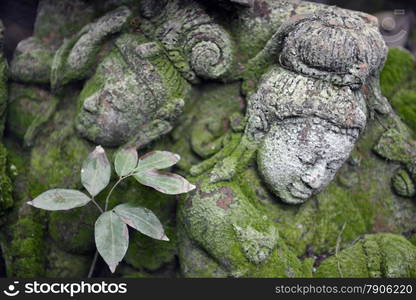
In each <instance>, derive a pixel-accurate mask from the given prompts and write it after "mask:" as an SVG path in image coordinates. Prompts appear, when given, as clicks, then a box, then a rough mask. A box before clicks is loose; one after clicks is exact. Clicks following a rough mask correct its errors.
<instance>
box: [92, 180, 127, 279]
mask: <svg viewBox="0 0 416 300" xmlns="http://www.w3.org/2000/svg"><path fill="white" fill-rule="evenodd" d="M131 175H132V174H129V175H127V176H121V177H120V178H119V179H118V180H117V182H116V183H115V184H114V185H113V187H112V188H111V190H110V192H108V194H107V197H106V198H105V206H104V210H103V209H102V208H101V206H100V205H99V204H98V203H97V202H96V201H95V200H94V197H93V198H92V199H91V200H92V202H93V203H94V204H95V205H96V206H97V207H98V209H99V210H100V211H101V213H104V212H106V211H107V209H108V200H109V199H110V196H111V194H112V193H113V191H114V189H115V188H116V187H117V186H118V185H119V183H120V182H121V181H123V180H124V179H126V178H127V177H129V176H131ZM97 258H98V250H95V254H94V258H93V259H92V263H91V267H90V271H89V272H88V278H91V276H92V273H93V272H94V269H95V265H96V263H97Z"/></svg>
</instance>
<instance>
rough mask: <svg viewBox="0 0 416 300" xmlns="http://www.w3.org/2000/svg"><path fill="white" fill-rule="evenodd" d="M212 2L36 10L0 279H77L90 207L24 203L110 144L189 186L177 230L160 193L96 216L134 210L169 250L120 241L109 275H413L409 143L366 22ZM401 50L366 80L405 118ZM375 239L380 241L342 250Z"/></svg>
mask: <svg viewBox="0 0 416 300" xmlns="http://www.w3.org/2000/svg"><path fill="white" fill-rule="evenodd" d="M218 2H220V1H218ZM221 2H222V4H221V3H218V5H220V4H221V6H218V8H217V7H216V5H217V4H216V2H212V1H206V0H205V1H202V0H201V1H190V0H174V1H148V0H145V1H135V0H123V1H114V0H108V1H50V0H48V1H46V0H43V1H40V8H39V14H38V18H37V21H36V25H35V33H34V36H33V37H31V38H29V39H28V40H26V41H22V42H21V45H19V48H18V49H17V51H16V53H15V56H14V59H13V61H12V68H13V67H14V71H12V76H14V77H13V80H14V81H19V83H15V82H14V83H12V84H11V85H10V87H11V93H10V94H11V97H10V98H9V103H10V110H9V111H8V122H7V127H8V136H7V138H6V141H7V144H6V145H7V148H8V152H9V160H10V163H9V162H8V161H7V160H6V159H3V160H2V165H4V168H3V169H4V171H5V173H10V174H11V176H12V179H13V188H14V189H15V191H14V196H15V199H14V200H12V199H11V197H9V198H7V197H5V198H3V199H5V200H2V202H1V203H0V204H1V205H3V208H5V210H3V211H2V212H1V213H3V214H4V213H7V219H6V218H3V219H4V223H5V224H8V225H7V228H6V230H5V231H4V232H5V235H4V236H3V235H2V236H1V237H0V243H1V246H2V249H4V253H3V254H4V256H5V260H6V265H7V272H8V274H9V275H10V276H17V277H30V276H54V277H56V276H66V277H74V276H85V274H86V272H87V269H86V267H88V265H89V263H90V261H91V259H92V254H93V251H94V244H93V223H94V220H95V219H96V214H97V213H98V212H97V211H96V210H94V207H93V206H91V207H85V208H81V209H79V210H78V211H77V210H74V211H71V212H69V213H68V212H63V213H62V212H54V213H52V214H45V213H44V212H43V211H40V210H34V209H33V208H30V207H29V206H27V205H25V204H24V203H25V202H26V201H29V200H31V199H33V198H34V197H36V196H37V195H39V194H40V193H41V192H43V191H45V190H47V189H50V188H55V187H62V188H76V189H80V188H82V186H81V184H80V182H79V168H80V166H81V163H82V160H83V159H84V158H85V156H86V154H87V153H88V152H89V151H91V150H92V149H93V148H94V147H95V144H97V143H102V144H105V145H107V146H111V147H109V148H107V149H106V151H107V153H108V155H109V157H110V160H111V158H112V156H113V154H114V151H115V149H112V147H115V146H120V145H123V144H127V145H134V146H136V147H139V148H140V147H145V146H146V147H147V149H146V150H144V151H148V150H149V151H150V150H152V149H158V150H169V151H173V152H176V153H180V154H181V157H182V159H181V161H180V164H179V165H178V166H179V168H180V169H181V170H180V171H182V172H183V173H184V175H186V176H187V177H188V178H189V179H190V180H191V181H192V182H193V183H195V184H197V186H198V188H197V190H195V191H194V192H193V193H191V194H189V195H185V196H184V198H183V199H181V200H180V204H179V208H178V210H177V211H178V213H177V214H178V219H177V220H176V221H175V214H176V209H175V203H176V199H174V198H172V197H169V196H166V195H162V194H160V193H157V192H155V191H153V190H151V189H150V188H149V189H147V188H143V187H142V186H140V185H138V184H137V182H135V181H134V180H132V181H126V182H123V183H122V184H121V185H120V186H119V188H118V189H117V190H116V191H115V193H114V194H113V197H111V199H110V207H113V206H114V205H117V204H118V203H120V202H128V203H133V204H137V205H143V206H145V207H149V208H151V209H152V210H153V211H154V212H155V214H156V215H157V216H158V217H160V218H161V221H162V223H163V225H164V227H165V231H166V232H167V235H168V237H169V239H170V240H171V242H170V243H164V242H160V241H155V240H151V239H150V238H147V237H145V236H143V235H140V234H132V235H131V242H130V248H129V250H128V252H127V255H126V257H125V259H124V262H123V263H122V264H121V265H120V268H119V269H118V273H117V274H116V275H117V276H123V275H129V274H130V275H129V276H143V274H145V276H180V275H184V276H187V277H227V276H234V277H244V276H248V277H311V276H337V277H338V276H344V277H346V276H350V275H351V274H353V275H356V276H361V275H363V276H366V275H367V274H370V273H367V272H370V271H371V274H370V275H371V276H374V277H379V276H388V277H394V276H415V275H414V273H412V272H413V271H411V268H410V267H409V266H411V265H414V262H413V261H414V258H413V252H414V247H413V248H412V246H411V245H410V243H409V242H407V241H406V240H405V239H404V238H403V237H402V236H405V237H406V238H408V240H410V241H411V242H413V243H414V241H415V237H416V234H415V232H416V228H415V226H414V220H415V218H416V206H415V203H414V199H413V198H414V193H415V188H414V184H415V178H416V177H415V174H416V172H415V170H416V168H415V167H414V166H415V157H416V155H415V154H414V142H412V141H411V140H412V134H411V132H410V131H409V129H408V128H407V127H406V126H405V125H404V124H403V123H402V122H401V121H400V119H399V118H398V117H397V115H395V113H394V112H393V110H391V108H390V106H389V105H388V103H387V102H386V101H385V99H384V98H383V97H382V96H381V93H380V91H379V86H378V69H379V68H380V67H381V65H382V63H383V61H384V55H385V53H384V52H383V51H384V45H383V44H382V43H380V42H379V40H378V38H379V34H378V32H377V30H376V28H377V24H376V23H375V22H374V19H373V18H372V17H370V16H368V15H366V14H362V13H358V12H351V11H345V10H340V9H336V8H333V7H332V8H327V7H326V6H324V5H322V4H317V3H309V2H305V1H274V0H254V1H228V0H224V1H221ZM227 2H229V3H227ZM231 2H234V3H231ZM237 2H239V3H241V4H243V5H240V4H237ZM243 2H244V3H243ZM245 4H249V5H245ZM121 5H123V6H121ZM223 9H225V10H224V11H222V10H223ZM304 13H306V14H308V15H307V16H304ZM65 15H67V16H65ZM49 16H50V18H49ZM218 16H221V17H223V16H226V18H221V17H218ZM228 16H229V18H228ZM291 17H292V19H291ZM289 19H291V20H289ZM81 20H82V21H81ZM84 21H85V22H84ZM55 24H56V30H51V28H54V25H55ZM63 24H65V26H64V25H63ZM219 24H221V25H219ZM319 30H322V32H324V33H325V34H324V35H322V34H321V35H319V34H318V31H319ZM309 31H310V32H311V33H312V34H305V32H309ZM329 36H331V38H330V37H329ZM322 37H323V38H322ZM339 45H343V46H339ZM345 45H346V46H345ZM325 46H327V47H325ZM331 47H333V48H331ZM58 49H59V50H58ZM302 49H307V50H308V51H306V50H305V51H303V50H302ZM318 49H319V51H318ZM320 51H321V52H322V53H321V52H320ZM383 53H384V54H383ZM408 56H409V54H407V56H405V55H403V51H400V50H396V51H390V54H389V57H390V59H392V60H393V63H391V64H390V65H389V66H388V70H387V71H388V72H387V71H386V72H385V74H384V76H383V78H384V83H383V86H382V88H383V93H384V96H388V97H390V96H391V95H395V99H397V101H394V103H395V104H394V103H393V106H394V105H396V106H394V107H395V109H396V108H397V111H398V112H399V114H400V116H401V117H403V119H404V121H405V122H406V123H407V124H409V125H412V124H413V123H412V117H411V116H412V113H413V110H412V108H411V105H402V104H403V103H410V102H409V101H410V100H409V99H410V98H409V97H407V96H406V95H408V94H410V93H411V92H412V89H413V87H412V85H411V84H408V79H409V77H411V76H409V74H410V73H412V71H413V69H414V61H413V58H411V57H408ZM43 57H45V58H47V59H46V60H45V61H44V62H42V61H41V60H42V59H43ZM335 57H336V58H335ZM279 58H280V59H279ZM52 59H53V60H54V64H53V72H52V73H53V74H52V75H51V60H52ZM25 64H28V65H30V66H33V68H26V69H24V68H23V66H24V65H25ZM51 77H52V89H50V88H48V85H49V84H50V83H51V79H50V78H51ZM212 80H215V81H216V82H211V81H212ZM229 81H230V82H229ZM0 84H1V81H0ZM403 87H405V92H404V93H403ZM189 90H191V92H190V93H188V92H189ZM396 96H397V97H396ZM399 96H400V97H399ZM58 99H59V100H58ZM403 99H404V100H403ZM399 100H400V101H399ZM77 101H78V103H77ZM245 102H246V103H245ZM245 104H247V112H246V113H247V115H246V117H244V116H243V115H242V114H241V113H242V112H243V111H244V109H245ZM404 107H405V108H406V110H403V108H404ZM179 116H180V117H179ZM177 119H179V120H177ZM175 124H179V126H177V127H176V129H175V130H173V131H172V134H170V135H167V136H166V135H165V134H167V133H168V132H169V131H170V130H171V129H172V128H173V127H174V126H175ZM163 135H165V137H164V138H161V137H162V136H163ZM16 138H17V139H16ZM151 141H154V142H153V143H150V142H151ZM21 142H23V145H24V146H26V148H23V147H22V145H20V144H19V143H21ZM123 146H124V145H123ZM348 156H350V157H349V158H348ZM2 157H3V156H2ZM202 160H203V162H202V163H201V164H197V165H195V166H194V167H192V165H193V164H196V163H198V162H201V161H202ZM9 164H11V165H9ZM12 166H13V168H12ZM276 170H279V172H276ZM282 170H283V171H282ZM8 171H11V172H8ZM0 172H2V170H0ZM188 172H190V173H191V174H192V175H194V177H190V176H191V175H189V173H188ZM4 182H5V185H2V186H1V188H3V187H5V188H7V190H4V191H6V193H5V194H6V195H9V194H10V192H11V186H10V185H7V184H10V183H11V182H10V181H7V180H6V181H4ZM7 193H8V194H7ZM307 198H309V199H310V200H309V201H306V202H305V200H306V199H307ZM282 199H283V200H284V201H286V202H290V203H301V202H304V203H302V204H300V205H287V204H286V203H284V202H283V201H281V200H282ZM103 200H104V199H102V197H101V196H99V197H98V198H97V201H98V202H102V201H103ZM13 204H14V205H15V208H14V209H13V210H12V211H11V212H10V208H11V206H12V205H13ZM6 206H7V207H6ZM80 210H82V211H80ZM9 212H10V213H9ZM78 217H80V218H81V220H78ZM3 219H2V220H3ZM377 232H390V233H394V234H395V235H381V234H380V235H379V234H375V235H370V236H366V237H365V239H364V240H365V241H364V242H363V241H359V242H356V241H357V238H358V237H359V236H362V235H364V234H367V233H377ZM163 243H164V244H163ZM363 244H365V246H362V245H363ZM351 249H352V250H351ZM357 249H358V250H357ZM363 249H364V250H366V251H367V250H368V251H367V252H365V253H364V250H363ZM370 250H374V251H370ZM177 255H178V256H179V264H180V267H181V270H180V271H179V270H178V265H177V261H178V259H177V258H176V256H177ZM326 257H328V258H327V259H324V258H326ZM403 257H404V259H401V258H403ZM349 258H356V259H355V260H354V259H352V260H350V259H349ZM396 258H400V259H401V260H400V261H398V260H397V259H396ZM323 259H324V260H323ZM378 262H380V264H378ZM340 265H341V273H340V271H339V270H340V269H339V266H340ZM380 266H386V268H381V267H380ZM314 270H317V271H316V272H314ZM98 271H99V270H98ZM361 271H363V272H361ZM179 273H181V274H179ZM97 274H98V273H97ZM132 274H133V275H132ZM99 275H100V276H107V275H109V274H107V273H99Z"/></svg>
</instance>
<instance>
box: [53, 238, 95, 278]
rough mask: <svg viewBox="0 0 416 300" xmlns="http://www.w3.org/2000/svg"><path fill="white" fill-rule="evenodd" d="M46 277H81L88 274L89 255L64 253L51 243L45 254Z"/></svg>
mask: <svg viewBox="0 0 416 300" xmlns="http://www.w3.org/2000/svg"><path fill="white" fill-rule="evenodd" d="M47 260H48V264H47V270H46V277H49V278H83V277H86V276H87V274H88V270H89V267H90V264H91V257H89V256H83V255H74V254H69V253H66V252H64V251H62V250H60V249H59V248H57V247H56V246H55V245H53V244H51V245H50V247H49V251H48V255H47Z"/></svg>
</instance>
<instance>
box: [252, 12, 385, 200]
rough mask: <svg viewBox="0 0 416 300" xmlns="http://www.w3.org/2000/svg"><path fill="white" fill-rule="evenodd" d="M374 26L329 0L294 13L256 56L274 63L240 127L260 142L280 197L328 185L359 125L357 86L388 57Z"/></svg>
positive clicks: (362, 104) (362, 120)
mask: <svg viewBox="0 0 416 300" xmlns="http://www.w3.org/2000/svg"><path fill="white" fill-rule="evenodd" d="M376 29H377V28H376V27H375V25H374V20H373V19H372V18H371V17H370V16H367V15H364V14H361V13H357V14H356V13H353V12H350V11H347V10H342V9H338V8H332V7H329V8H327V9H325V10H317V11H316V12H314V13H313V14H311V15H304V16H302V15H301V16H297V15H296V16H294V17H292V19H291V20H290V21H288V22H287V23H285V24H283V25H282V26H281V28H280V29H279V30H278V32H277V33H276V34H275V35H274V36H273V37H272V38H271V40H270V41H269V42H268V43H267V44H266V46H265V48H264V49H263V50H262V52H260V53H259V54H258V56H257V57H256V58H254V61H256V60H261V59H262V57H263V58H264V57H272V59H271V61H273V60H274V61H278V62H279V64H280V66H279V67H273V68H272V69H271V70H270V71H269V72H267V73H266V74H265V75H263V77H262V78H261V80H260V82H259V84H258V88H257V90H256V92H255V93H254V94H252V95H251V96H250V97H249V99H248V109H247V120H248V123H247V127H246V130H245V134H246V135H247V136H248V137H249V139H251V140H253V142H255V141H257V142H259V143H260V144H262V145H261V146H260V149H259V154H258V160H259V171H260V173H261V174H262V175H263V177H264V179H265V181H266V182H267V183H268V184H269V186H270V187H271V189H272V190H273V191H274V192H275V193H276V194H277V195H278V196H279V197H280V198H281V199H282V200H283V201H285V202H288V203H301V202H304V201H305V200H306V199H308V198H309V197H310V196H312V195H313V194H316V193H317V192H319V191H321V190H322V189H323V188H324V187H325V186H327V185H328V184H329V182H330V181H331V180H332V179H333V178H334V176H335V173H336V172H337V170H338V169H339V168H340V167H341V166H342V164H343V163H344V162H345V161H346V159H347V158H348V156H349V154H350V153H351V151H352V149H353V147H354V144H355V142H356V140H357V139H358V137H359V134H360V132H362V131H363V129H364V128H365V125H366V121H367V116H368V112H367V106H369V105H368V104H367V103H366V99H367V98H368V96H367V95H366V93H365V92H364V89H363V88H362V87H363V85H364V84H366V83H367V82H368V81H371V82H370V83H369V85H374V81H378V77H377V76H378V72H379V69H380V68H381V67H382V65H383V63H384V60H385V57H386V47H385V44H384V42H383V40H382V37H381V35H380V33H378V31H377V30H376ZM318 32H319V34H318ZM307 33H308V34H307ZM323 45H324V46H325V47H324V48H323ZM334 51H338V52H337V53H335V52H334ZM273 56H276V58H274V59H273ZM372 77H375V79H372ZM377 87H378V86H377ZM377 87H375V88H374V89H377ZM372 92H373V93H376V91H374V90H372ZM263 139H264V142H262V140H263Z"/></svg>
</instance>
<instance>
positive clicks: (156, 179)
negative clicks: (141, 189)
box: [133, 170, 195, 195]
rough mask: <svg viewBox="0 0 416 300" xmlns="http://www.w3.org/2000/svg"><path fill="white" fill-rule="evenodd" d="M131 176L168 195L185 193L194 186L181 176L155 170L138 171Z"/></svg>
mask: <svg viewBox="0 0 416 300" xmlns="http://www.w3.org/2000/svg"><path fill="white" fill-rule="evenodd" d="M133 176H134V178H135V179H136V180H137V181H138V182H140V183H141V184H143V185H147V186H150V187H152V188H154V189H155V190H158V191H159V192H162V193H164V194H169V195H176V194H182V193H187V192H189V191H191V190H193V189H194V188H195V186H194V185H193V184H191V183H189V182H188V181H187V180H186V179H185V178H183V177H182V176H179V175H177V174H172V173H166V172H161V171H157V170H147V171H144V172H138V173H135V174H134V175H133Z"/></svg>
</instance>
